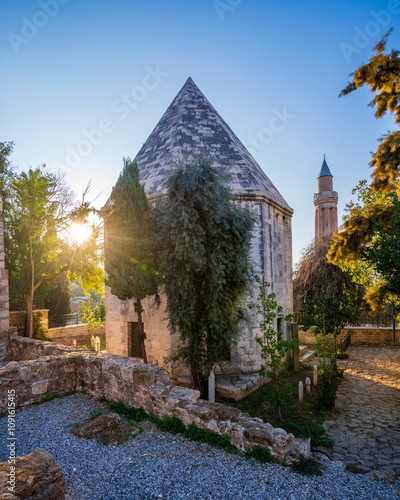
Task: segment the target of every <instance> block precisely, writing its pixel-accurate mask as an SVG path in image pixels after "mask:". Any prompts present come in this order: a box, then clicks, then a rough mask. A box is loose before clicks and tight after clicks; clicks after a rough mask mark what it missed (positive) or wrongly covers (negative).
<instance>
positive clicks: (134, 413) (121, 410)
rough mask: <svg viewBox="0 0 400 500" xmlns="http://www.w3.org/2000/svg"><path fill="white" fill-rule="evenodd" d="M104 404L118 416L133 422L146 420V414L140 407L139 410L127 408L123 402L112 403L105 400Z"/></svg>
mask: <svg viewBox="0 0 400 500" xmlns="http://www.w3.org/2000/svg"><path fill="white" fill-rule="evenodd" d="M105 402H106V403H107V404H108V406H109V407H110V409H111V410H112V411H113V412H115V413H118V414H119V415H123V416H125V417H127V418H128V419H131V420H134V421H135V422H142V421H143V420H147V419H148V414H147V413H146V412H145V411H144V410H143V408H142V407H141V406H140V407H139V408H133V407H132V408H131V407H129V406H126V404H125V403H124V402H123V401H118V402H117V403H114V402H112V401H107V400H105Z"/></svg>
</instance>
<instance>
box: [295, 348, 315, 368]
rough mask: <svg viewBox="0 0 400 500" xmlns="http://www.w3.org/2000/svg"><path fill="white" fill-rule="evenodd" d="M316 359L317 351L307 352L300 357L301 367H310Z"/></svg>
mask: <svg viewBox="0 0 400 500" xmlns="http://www.w3.org/2000/svg"><path fill="white" fill-rule="evenodd" d="M314 357H315V351H306V352H305V353H304V354H302V355H301V356H300V357H299V363H300V366H304V365H308V364H310V362H311V361H312V359H313V358H314Z"/></svg>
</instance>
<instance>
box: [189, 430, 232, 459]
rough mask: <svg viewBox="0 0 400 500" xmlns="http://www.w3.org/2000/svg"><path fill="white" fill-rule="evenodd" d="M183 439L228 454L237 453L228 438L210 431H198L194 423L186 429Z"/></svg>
mask: <svg viewBox="0 0 400 500" xmlns="http://www.w3.org/2000/svg"><path fill="white" fill-rule="evenodd" d="M185 437H187V438H188V439H191V440H192V441H198V442H200V443H208V444H210V445H212V446H215V447H216V448H221V449H224V450H226V451H228V452H229V453H237V449H236V448H235V446H234V445H233V444H232V442H231V438H230V437H229V436H221V435H220V434H217V433H216V432H213V431H210V429H205V430H203V429H200V428H199V427H197V425H196V424H195V423H194V422H192V423H191V424H190V425H189V426H188V427H186V429H185Z"/></svg>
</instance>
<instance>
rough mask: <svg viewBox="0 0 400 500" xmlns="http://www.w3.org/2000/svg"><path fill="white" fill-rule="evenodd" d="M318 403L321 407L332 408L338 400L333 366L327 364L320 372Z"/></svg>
mask: <svg viewBox="0 0 400 500" xmlns="http://www.w3.org/2000/svg"><path fill="white" fill-rule="evenodd" d="M317 397H318V405H319V407H320V408H321V409H327V410H332V409H333V407H334V406H335V401H336V387H335V382H334V379H333V371H332V368H330V367H328V366H326V367H325V368H323V369H322V370H321V372H320V374H319V380H318V389H317Z"/></svg>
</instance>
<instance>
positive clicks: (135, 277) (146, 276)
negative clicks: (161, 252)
mask: <svg viewBox="0 0 400 500" xmlns="http://www.w3.org/2000/svg"><path fill="white" fill-rule="evenodd" d="M111 200H112V202H113V205H112V209H111V211H110V213H109V214H108V215H107V216H106V220H105V226H106V240H105V256H106V260H105V270H106V272H107V275H108V278H107V285H108V286H110V287H111V292H112V293H113V294H114V295H116V296H117V297H118V298H119V299H121V300H127V299H132V298H136V299H140V300H142V299H144V298H145V297H147V296H148V295H155V294H156V293H157V287H158V274H157V271H158V254H157V249H156V245H155V222H154V218H153V214H152V209H151V205H150V203H149V201H148V199H147V196H146V193H145V191H144V187H143V185H141V184H140V182H139V169H138V167H137V164H136V162H131V161H130V159H129V158H126V159H124V168H123V171H122V173H121V175H120V176H119V179H118V181H117V183H116V185H115V186H114V188H113V190H112V193H111Z"/></svg>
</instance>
